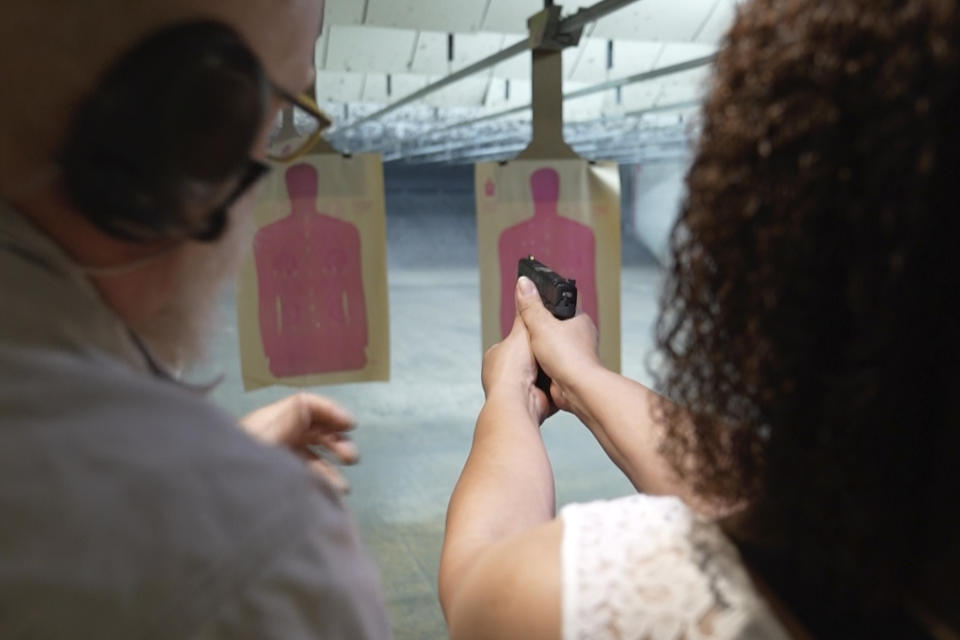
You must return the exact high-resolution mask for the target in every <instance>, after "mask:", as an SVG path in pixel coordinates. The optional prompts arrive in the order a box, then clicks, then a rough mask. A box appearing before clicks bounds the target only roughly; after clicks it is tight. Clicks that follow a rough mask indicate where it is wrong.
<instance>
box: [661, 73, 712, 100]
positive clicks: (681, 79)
mask: <svg viewBox="0 0 960 640" xmlns="http://www.w3.org/2000/svg"><path fill="white" fill-rule="evenodd" d="M709 79H710V70H709V68H707V67H703V68H701V69H693V70H691V71H684V72H683V73H678V74H676V75H672V76H670V77H667V78H664V79H663V82H662V84H661V93H660V100H659V103H658V104H674V103H677V102H686V101H689V100H700V99H702V98H703V96H704V93H705V91H706V88H707V82H708V81H709Z"/></svg>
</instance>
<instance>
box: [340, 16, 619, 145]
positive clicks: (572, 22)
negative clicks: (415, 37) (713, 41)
mask: <svg viewBox="0 0 960 640" xmlns="http://www.w3.org/2000/svg"><path fill="white" fill-rule="evenodd" d="M636 1H637V0H601V2H598V3H597V4H595V5H593V6H591V7H588V8H586V9H581V10H580V11H578V12H577V13H575V14H573V15H572V16H568V17H566V18H564V19H563V20H561V21H560V28H559V32H560V33H574V32H576V31H577V30H578V29H581V28H583V27H584V26H586V25H587V24H589V23H591V22H594V21H595V20H599V19H600V18H602V17H604V16H606V15H608V14H611V13H613V12H614V11H617V10H618V9H622V8H623V7H625V6H627V5H628V4H632V3H634V2H636ZM529 50H530V40H529V39H524V40H521V41H519V42H517V43H515V44H513V45H511V46H509V47H507V48H506V49H504V50H503V51H499V52H497V53H495V54H493V55H492V56H488V57H486V58H484V59H483V60H480V61H478V62H475V63H473V64H471V65H470V66H468V67H464V68H463V69H461V70H460V71H457V72H455V73H452V74H450V75H448V76H446V77H445V78H441V79H440V80H437V81H436V82H434V83H432V84H429V85H427V86H425V87H423V88H422V89H418V90H417V91H414V92H413V93H411V94H410V95H407V96H405V97H403V98H400V99H399V100H397V101H396V102H394V103H392V104H389V105H387V106H386V107H384V108H383V109H380V110H379V111H377V112H375V113H371V114H370V115H368V116H365V117H363V118H360V119H359V120H356V121H354V122H351V123H349V124H345V125H343V126H342V127H337V128H335V129H333V130H331V131H330V133H329V136H328V137H336V136H338V135H340V134H342V133H344V132H346V131H350V130H351V129H356V128H357V127H360V126H362V125H364V124H366V123H368V122H372V121H374V120H378V119H380V118H382V117H383V116H385V115H387V114H388V113H393V112H394V111H396V110H397V109H400V108H402V107H405V106H407V105H408V104H411V103H413V102H416V101H417V100H420V99H421V98H424V97H426V96H428V95H430V94H431V93H436V92H437V91H439V90H440V89H444V88H446V87H448V86H450V85H451V84H453V83H455V82H459V81H460V80H463V79H464V78H468V77H470V76H472V75H474V74H475V73H478V72H480V71H483V70H485V69H489V68H490V67H493V66H496V65H498V64H500V63H501V62H504V61H505V60H509V59H510V58H513V57H514V56H518V55H520V54H521V53H524V52H525V51H529Z"/></svg>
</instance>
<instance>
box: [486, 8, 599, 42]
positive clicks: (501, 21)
mask: <svg viewBox="0 0 960 640" xmlns="http://www.w3.org/2000/svg"><path fill="white" fill-rule="evenodd" d="M478 4H482V2H478ZM489 4H490V6H489V9H488V10H487V14H486V16H485V19H484V21H483V24H481V25H480V28H481V29H483V30H484V31H497V32H500V33H517V34H524V35H525V34H526V33H527V19H528V18H529V17H530V16H532V15H534V14H535V13H537V12H538V11H542V10H543V2H542V0H489ZM555 4H558V5H560V6H562V7H563V13H564V15H566V14H569V13H574V12H576V10H577V9H578V8H580V7H583V6H589V5H590V4H591V2H590V0H579V1H578V0H559V1H558V2H555Z"/></svg>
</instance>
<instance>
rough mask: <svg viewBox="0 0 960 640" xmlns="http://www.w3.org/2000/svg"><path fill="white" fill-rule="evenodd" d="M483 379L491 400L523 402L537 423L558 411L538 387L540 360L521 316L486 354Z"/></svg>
mask: <svg viewBox="0 0 960 640" xmlns="http://www.w3.org/2000/svg"><path fill="white" fill-rule="evenodd" d="M481 380H482V382H483V391H484V393H485V394H486V397H487V402H490V401H492V400H497V401H501V400H502V401H505V402H521V403H523V406H524V408H525V409H526V410H527V411H528V412H529V413H530V416H531V417H532V418H533V419H534V420H535V421H536V422H537V424H542V423H543V421H544V420H546V419H547V418H548V417H550V416H551V415H552V414H553V413H555V412H556V407H554V406H553V405H552V403H551V402H550V399H549V398H548V397H547V395H546V394H545V393H544V392H543V391H541V390H540V389H538V388H537V386H536V380H537V361H536V359H535V358H534V357H533V351H532V350H531V349H530V335H529V334H528V333H527V329H526V327H524V325H523V322H521V321H520V318H519V317H518V318H516V319H515V320H514V322H513V329H512V330H511V331H510V335H508V336H507V337H506V338H504V339H503V342H500V343H498V344H495V345H494V346H492V347H490V349H489V350H487V352H486V353H485V354H484V356H483V372H482V374H481Z"/></svg>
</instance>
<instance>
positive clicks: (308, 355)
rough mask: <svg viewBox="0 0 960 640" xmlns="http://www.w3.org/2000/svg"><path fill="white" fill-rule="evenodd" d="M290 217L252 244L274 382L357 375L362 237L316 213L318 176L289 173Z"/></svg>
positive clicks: (306, 169)
mask: <svg viewBox="0 0 960 640" xmlns="http://www.w3.org/2000/svg"><path fill="white" fill-rule="evenodd" d="M286 180H287V190H288V191H289V193H290V203H291V213H290V215H289V216H287V217H285V218H283V219H281V220H278V221H277V222H274V223H273V224H270V225H268V226H266V227H264V228H263V229H261V230H260V231H259V232H257V235H256V237H255V238H254V243H253V250H254V258H255V261H256V265H257V278H258V282H259V291H260V295H259V299H260V309H259V316H260V337H261V338H262V340H263V349H264V352H265V353H266V356H267V359H268V360H269V363H270V372H271V373H272V374H273V375H274V376H276V377H278V378H288V377H292V376H305V375H313V374H320V373H331V372H336V371H353V370H356V369H362V368H364V367H365V366H366V363H367V355H366V348H367V310H366V302H365V299H364V291H363V269H362V263H361V254H360V233H359V232H358V231H357V228H356V227H355V226H354V225H352V224H350V223H348V222H344V221H342V220H338V219H337V218H333V217H331V216H329V215H326V214H324V213H320V212H319V211H318V210H317V193H318V188H317V170H316V169H315V168H314V167H312V166H311V165H308V164H298V165H295V166H293V167H291V168H290V169H288V170H287V174H286Z"/></svg>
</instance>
